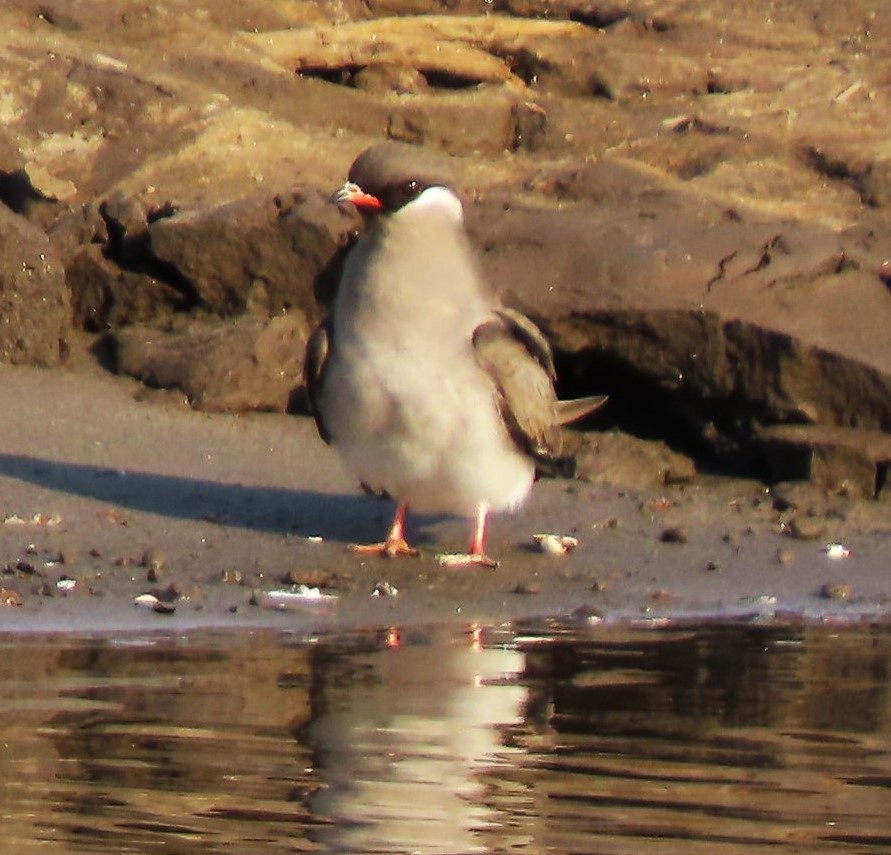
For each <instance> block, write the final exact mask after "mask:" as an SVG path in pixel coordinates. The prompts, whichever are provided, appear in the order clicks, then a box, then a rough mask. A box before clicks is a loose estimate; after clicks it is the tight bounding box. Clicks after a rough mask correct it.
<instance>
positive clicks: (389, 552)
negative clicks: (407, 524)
mask: <svg viewBox="0 0 891 855" xmlns="http://www.w3.org/2000/svg"><path fill="white" fill-rule="evenodd" d="M350 549H352V551H353V552H357V553H358V554H359V555H378V556H380V557H381V558H397V557H399V556H401V555H410V556H416V555H418V550H417V549H415V548H414V547H413V546H409V545H408V542H407V541H406V540H405V538H404V537H398V538H388V539H387V540H385V541H384V542H383V543H353V544H351V545H350Z"/></svg>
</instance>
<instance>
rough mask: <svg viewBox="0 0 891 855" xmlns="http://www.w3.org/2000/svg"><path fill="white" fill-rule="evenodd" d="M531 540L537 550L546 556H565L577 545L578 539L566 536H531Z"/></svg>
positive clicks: (548, 534) (546, 534)
mask: <svg viewBox="0 0 891 855" xmlns="http://www.w3.org/2000/svg"><path fill="white" fill-rule="evenodd" d="M532 539H533V540H534V541H535V543H536V545H537V546H538V548H539V550H540V551H541V552H545V553H547V554H548V555H565V554H566V553H567V552H571V551H572V550H573V549H576V548H577V547H578V545H579V539H578V538H577V537H572V535H568V534H550V533H545V534H533V535H532Z"/></svg>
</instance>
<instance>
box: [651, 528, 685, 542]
mask: <svg viewBox="0 0 891 855" xmlns="http://www.w3.org/2000/svg"><path fill="white" fill-rule="evenodd" d="M689 540H690V535H689V533H688V532H687V529H685V528H681V527H680V526H672V527H671V528H666V529H663V531H662V533H661V534H660V535H659V541H660V542H661V543H687V542H688V541H689Z"/></svg>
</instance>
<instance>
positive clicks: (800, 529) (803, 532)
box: [785, 516, 826, 540]
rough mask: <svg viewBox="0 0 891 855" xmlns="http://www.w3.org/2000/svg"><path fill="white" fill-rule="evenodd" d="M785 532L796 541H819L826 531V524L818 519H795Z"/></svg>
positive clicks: (790, 521) (789, 523) (787, 524)
mask: <svg viewBox="0 0 891 855" xmlns="http://www.w3.org/2000/svg"><path fill="white" fill-rule="evenodd" d="M785 530H786V532H787V533H788V535H789V537H791V538H794V539H795V540H817V539H818V538H820V537H822V536H823V533H824V532H825V531H826V523H825V522H824V521H823V520H821V519H818V518H817V517H800V516H799V517H793V518H792V519H791V520H789V522H788V523H786V526H785Z"/></svg>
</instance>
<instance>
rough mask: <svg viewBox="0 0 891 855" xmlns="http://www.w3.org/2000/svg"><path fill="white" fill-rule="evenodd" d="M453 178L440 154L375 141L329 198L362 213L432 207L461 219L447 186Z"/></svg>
mask: <svg viewBox="0 0 891 855" xmlns="http://www.w3.org/2000/svg"><path fill="white" fill-rule="evenodd" d="M452 181H453V173H452V170H451V169H450V167H449V163H448V161H447V160H446V159H445V158H444V157H443V156H441V155H438V154H436V153H434V152H431V151H429V150H427V149H422V148H419V147H418V146H412V145H406V144H405V143H396V142H385V143H378V144H377V145H373V146H371V147H370V148H367V149H365V151H363V152H362V153H361V154H360V155H359V156H358V157H357V158H356V160H355V161H354V162H353V165H352V166H351V167H350V172H349V176H348V178H347V181H346V183H345V184H344V185H343V186H342V187H341V188H340V189H339V190H338V191H337V192H336V193H335V194H334V195H333V196H332V197H331V201H332V202H335V203H338V204H342V203H344V202H350V203H351V204H353V205H355V206H356V208H357V209H358V210H359V211H360V212H361V213H362V214H365V215H372V216H374V215H386V214H396V213H398V212H400V211H404V210H407V209H408V208H409V207H411V208H412V209H417V210H425V209H427V210H429V209H433V208H435V209H437V210H438V209H442V210H444V211H448V212H449V213H451V214H452V215H453V216H454V217H455V218H456V219H459V220H460V219H461V202H460V201H459V200H458V197H457V196H456V195H455V193H454V192H453V191H452V190H451V189H450V185H451V184H452Z"/></svg>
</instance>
